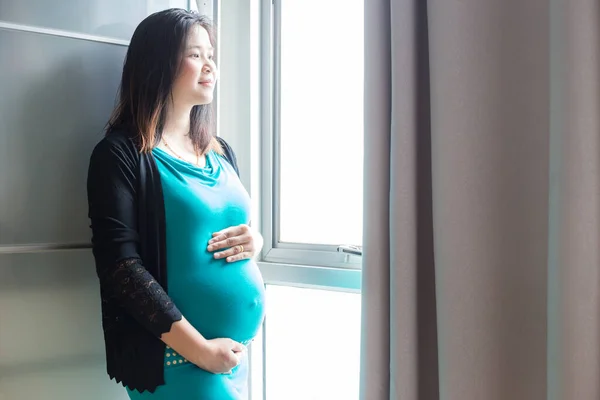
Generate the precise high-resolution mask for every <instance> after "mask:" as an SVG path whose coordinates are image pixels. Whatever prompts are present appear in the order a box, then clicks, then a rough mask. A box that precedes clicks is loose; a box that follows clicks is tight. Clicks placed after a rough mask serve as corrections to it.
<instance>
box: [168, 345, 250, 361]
mask: <svg viewBox="0 0 600 400" xmlns="http://www.w3.org/2000/svg"><path fill="white" fill-rule="evenodd" d="M250 342H252V340H244V341H242V342H240V343H241V344H243V345H244V346H248V345H249V344H250ZM185 364H191V363H190V362H189V361H188V360H186V359H185V358H183V356H182V355H181V354H179V353H177V352H175V350H173V349H172V348H170V347H169V346H167V348H166V350H165V367H174V366H177V365H185Z"/></svg>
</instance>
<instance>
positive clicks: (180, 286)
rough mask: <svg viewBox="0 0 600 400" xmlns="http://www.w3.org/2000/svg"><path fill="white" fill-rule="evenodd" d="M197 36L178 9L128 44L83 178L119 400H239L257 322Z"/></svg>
mask: <svg viewBox="0 0 600 400" xmlns="http://www.w3.org/2000/svg"><path fill="white" fill-rule="evenodd" d="M214 47H215V39H214V35H213V31H212V27H211V24H210V22H209V21H208V20H207V19H206V18H205V17H203V16H200V15H198V14H196V13H193V12H189V11H186V10H181V9H171V10H166V11H163V12H159V13H156V14H153V15H151V16H149V17H148V18H146V19H145V20H144V21H142V22H141V23H140V25H139V26H138V27H137V29H136V30H135V32H134V34H133V37H132V39H131V43H130V45H129V49H128V51H127V56H126V60H125V65H124V68H123V76H122V81H121V87H120V95H119V102H118V104H117V107H116V109H115V111H114V113H113V115H112V117H111V119H110V121H109V123H108V129H107V133H106V136H105V137H104V138H103V139H102V140H101V141H100V143H98V145H96V147H95V149H94V151H93V153H92V156H91V159H90V167H89V171H88V202H89V216H90V219H91V228H92V243H93V253H94V257H95V261H96V270H97V274H98V277H99V280H100V292H101V299H102V326H103V329H104V338H105V345H106V346H105V348H106V360H107V369H108V374H109V375H110V377H111V378H114V379H115V380H116V381H117V382H122V384H123V385H125V386H127V391H128V393H129V397H130V398H131V399H164V400H167V399H169V400H174V399H177V400H229V399H236V400H238V399H239V400H242V399H246V398H247V396H248V394H247V377H248V359H247V353H246V346H247V345H248V343H250V341H251V340H252V339H253V338H254V336H255V335H256V334H257V331H258V329H259V327H260V326H261V324H262V321H263V318H264V283H263V280H262V277H261V275H260V271H259V270H258V267H257V265H256V263H255V262H254V260H253V257H254V255H255V254H257V253H258V252H259V251H260V249H261V247H262V238H261V236H260V235H259V234H258V233H256V232H255V231H254V230H253V229H251V228H250V227H249V222H250V221H249V220H250V216H249V215H250V208H251V207H250V198H249V196H248V193H247V192H246V190H245V189H244V187H243V186H242V184H241V182H240V180H239V178H238V169H237V163H236V158H235V154H234V152H233V151H232V149H231V148H230V147H229V145H228V144H227V143H226V142H225V141H224V140H223V139H221V138H217V137H215V136H214V134H213V132H214V130H213V124H212V121H211V115H212V114H211V107H210V103H211V101H212V98H213V90H214V85H215V82H216V80H217V77H218V71H217V67H216V65H215V62H214V59H213V55H214V51H215V50H214Z"/></svg>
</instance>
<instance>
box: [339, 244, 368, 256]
mask: <svg viewBox="0 0 600 400" xmlns="http://www.w3.org/2000/svg"><path fill="white" fill-rule="evenodd" d="M337 251H338V252H340V253H346V254H352V255H355V256H362V253H363V252H362V246H356V245H353V244H342V245H339V246H338V248H337Z"/></svg>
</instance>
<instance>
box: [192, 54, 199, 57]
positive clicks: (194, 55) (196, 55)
mask: <svg viewBox="0 0 600 400" xmlns="http://www.w3.org/2000/svg"><path fill="white" fill-rule="evenodd" d="M192 57H194V58H200V54H197V53H196V54H192Z"/></svg>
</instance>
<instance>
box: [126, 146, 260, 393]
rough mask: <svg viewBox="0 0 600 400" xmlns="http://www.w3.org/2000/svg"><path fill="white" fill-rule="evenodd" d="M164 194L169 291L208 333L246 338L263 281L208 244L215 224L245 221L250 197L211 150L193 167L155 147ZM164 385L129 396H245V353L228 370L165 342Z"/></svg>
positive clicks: (253, 328)
mask: <svg viewBox="0 0 600 400" xmlns="http://www.w3.org/2000/svg"><path fill="white" fill-rule="evenodd" d="M153 154H154V158H155V159H156V163H157V166H158V170H159V172H160V177H161V183H162V188H163V194H164V203H165V213H166V229H167V232H166V235H167V274H168V292H169V296H170V297H171V298H172V299H173V301H174V303H175V304H176V305H177V307H178V308H179V309H180V310H181V312H182V314H183V315H184V317H185V318H186V319H187V320H188V321H189V322H190V323H191V324H192V325H193V326H194V327H195V328H196V329H197V330H198V331H199V332H200V333H201V334H202V335H203V336H204V337H206V338H207V339H213V338H231V339H233V340H236V341H238V342H241V343H243V344H246V345H247V344H249V343H250V341H251V340H252V339H253V338H254V337H255V336H256V334H257V332H258V330H259V328H260V326H261V324H262V322H263V319H264V296H265V289H264V282H263V280H262V277H261V274H260V271H259V269H258V267H257V265H256V263H255V262H254V260H250V259H245V260H241V261H236V262H233V263H228V262H226V261H225V260H224V259H215V258H214V257H213V254H214V253H212V252H209V251H208V250H207V246H208V241H209V240H210V239H211V238H212V234H213V233H214V232H218V231H220V230H222V229H224V228H227V227H230V226H235V225H240V224H247V223H248V222H249V220H250V198H249V196H248V193H247V192H246V190H245V189H244V187H243V186H242V184H241V182H240V180H239V178H238V176H237V175H236V173H235V171H234V169H233V167H232V166H231V165H230V164H229V163H228V162H227V161H226V160H225V159H224V158H223V157H221V156H220V155H218V154H217V153H215V152H213V151H211V152H209V153H208V154H207V155H206V166H205V167H204V168H200V167H196V166H194V165H192V164H190V163H187V162H185V161H181V160H179V159H177V158H175V157H174V156H171V155H170V154H169V153H167V152H165V151H164V150H161V149H159V148H156V149H154V150H153ZM164 375H165V385H161V386H159V387H158V388H157V389H156V391H155V392H154V393H149V392H147V391H146V392H144V393H139V392H138V391H131V390H128V392H129V397H130V398H131V399H132V400H138V399H140V400H141V399H154V400H159V399H160V400H175V399H176V400H246V399H247V398H248V393H247V392H248V387H247V380H248V359H247V356H245V357H243V359H242V361H241V363H240V365H238V366H237V367H236V368H234V369H233V371H232V373H231V374H213V373H210V372H208V371H205V370H202V369H200V368H198V367H197V366H196V365H194V364H191V363H190V362H188V361H187V360H185V359H184V358H183V357H182V356H180V355H179V354H177V353H175V352H174V351H173V350H172V349H170V348H167V349H166V351H165V357H164Z"/></svg>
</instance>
